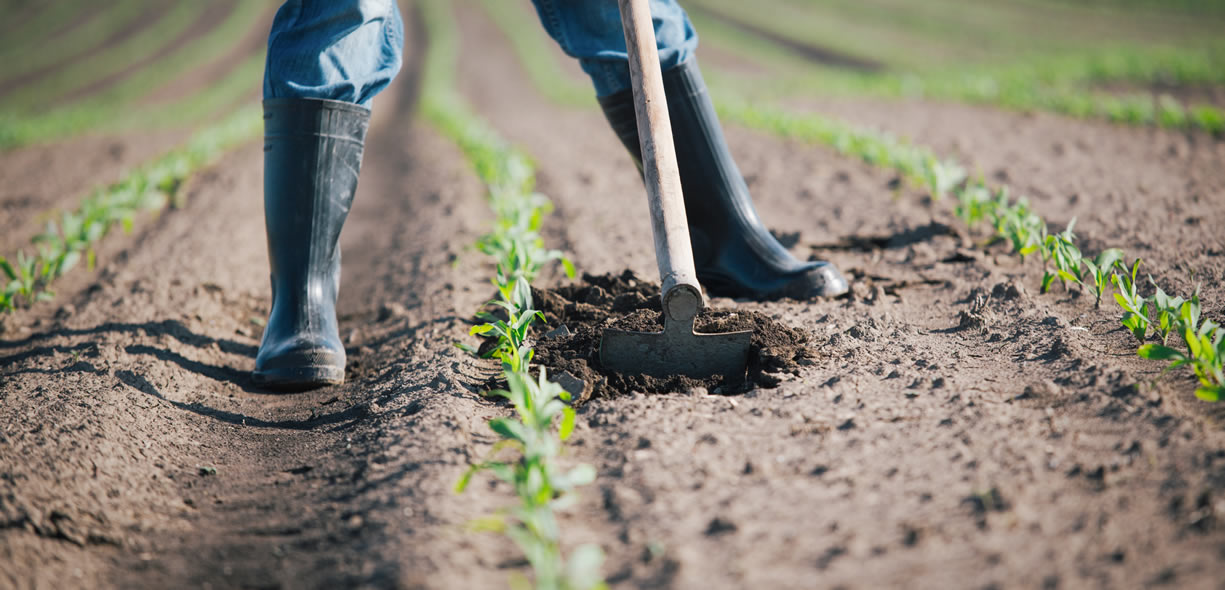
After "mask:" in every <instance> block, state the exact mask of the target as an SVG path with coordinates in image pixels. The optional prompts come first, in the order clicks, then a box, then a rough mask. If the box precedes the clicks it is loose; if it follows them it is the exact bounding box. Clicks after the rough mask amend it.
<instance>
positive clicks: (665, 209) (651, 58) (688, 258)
mask: <svg viewBox="0 0 1225 590" xmlns="http://www.w3.org/2000/svg"><path fill="white" fill-rule="evenodd" d="M618 1H619V3H620V8H621V25H622V28H623V29H624V30H625V47H626V50H627V52H628V53H629V66H630V80H631V82H632V85H633V88H634V113H635V115H636V116H637V118H638V139H639V141H640V142H641V144H640V145H641V148H642V171H643V175H644V176H645V178H646V188H647V200H648V201H649V202H650V205H651V230H652V233H653V234H654V235H655V260H656V262H657V263H658V264H659V278H660V281H661V282H662V283H663V293H662V298H663V308H664V313H665V314H667V317H668V319H676V320H681V321H684V320H689V319H692V317H693V315H696V314H697V311H698V309H699V308H700V307H701V305H702V291H701V287H699V286H698V276H697V271H696V270H695V269H694V266H693V246H692V244H690V242H689V224H688V222H687V221H686V218H685V200H684V195H683V194H682V193H681V174H680V169H679V168H678V167H677V163H676V145H675V144H674V143H673V141H672V122H671V120H670V119H669V118H668V99H667V97H666V96H665V94H664V79H663V71H662V69H661V66H660V64H659V50H658V49H657V48H656V46H655V27H654V25H653V24H652V22H651V7H650V4H649V3H648V0H618ZM686 316H687V317H686Z"/></svg>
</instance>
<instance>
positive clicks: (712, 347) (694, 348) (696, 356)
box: [600, 320, 753, 379]
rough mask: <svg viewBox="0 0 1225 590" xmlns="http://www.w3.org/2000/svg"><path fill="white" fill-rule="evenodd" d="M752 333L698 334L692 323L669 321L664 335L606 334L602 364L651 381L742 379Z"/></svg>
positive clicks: (607, 331) (602, 345)
mask: <svg viewBox="0 0 1225 590" xmlns="http://www.w3.org/2000/svg"><path fill="white" fill-rule="evenodd" d="M752 337H753V332H752V331H743V332H727V333H723V334H698V333H697V332H694V330H693V324H692V322H688V323H687V322H679V321H672V320H666V321H665V322H664V331H663V332H630V331H626V330H612V329H609V330H604V335H603V336H602V337H601V338H600V363H601V364H602V365H604V367H606V368H609V369H612V370H613V371H616V372H618V373H630V374H635V373H637V374H643V375H650V376H652V377H670V376H672V375H685V376H686V377H693V378H696V379H702V378H706V377H713V376H715V375H723V376H726V377H729V378H734V379H743V378H744V372H745V369H746V365H747V364H748V358H749V341H750V340H751V339H752Z"/></svg>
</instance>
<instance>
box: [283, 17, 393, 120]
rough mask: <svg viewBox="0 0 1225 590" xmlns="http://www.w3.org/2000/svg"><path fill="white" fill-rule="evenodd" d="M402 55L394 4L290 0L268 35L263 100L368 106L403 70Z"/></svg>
mask: <svg viewBox="0 0 1225 590" xmlns="http://www.w3.org/2000/svg"><path fill="white" fill-rule="evenodd" d="M403 52H404V24H403V22H402V21H401V20H400V9H399V8H398V7H397V6H396V0H286V1H285V3H284V4H282V5H281V8H280V10H278V11H277V13H276V18H275V19H274V20H273V23H272V31H271V32H270V33H269V34H268V62H267V64H266V66H265V68H264V98H323V99H331V100H341V101H345V102H352V103H357V104H359V105H362V106H366V107H368V106H370V100H371V99H372V98H374V95H376V94H378V93H379V92H381V91H382V90H383V89H384V88H386V87H387V85H388V84H390V83H391V80H392V78H394V77H395V75H396V73H397V72H399V71H400V65H401V61H402V57H403Z"/></svg>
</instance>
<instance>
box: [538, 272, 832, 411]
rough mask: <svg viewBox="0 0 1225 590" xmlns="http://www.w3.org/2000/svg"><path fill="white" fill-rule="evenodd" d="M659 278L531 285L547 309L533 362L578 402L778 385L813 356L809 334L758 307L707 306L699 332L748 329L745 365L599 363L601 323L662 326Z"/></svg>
mask: <svg viewBox="0 0 1225 590" xmlns="http://www.w3.org/2000/svg"><path fill="white" fill-rule="evenodd" d="M659 293H660V286H659V283H657V282H652V281H644V280H642V279H641V278H639V277H638V276H636V275H635V274H634V273H633V272H632V271H628V270H627V271H625V272H623V273H621V274H620V275H601V276H593V275H585V276H584V277H583V281H582V283H579V284H576V285H568V286H562V287H558V288H556V289H547V290H535V291H533V294H532V297H533V302H534V304H535V306H536V307H538V308H539V309H540V311H542V312H543V313H544V315H545V318H546V323H545V324H544V327H543V328H541V330H542V334H543V336H542V337H541V338H539V339H538V340H537V341H536V343H535V348H536V362H537V363H539V364H541V365H544V366H545V367H548V368H549V370H550V372H551V374H552V375H553V376H554V377H555V378H557V379H558V380H559V382H562V383H563V384H564V385H568V386H569V388H568V391H570V392H571V393H572V394H575V396H576V401H577V403H578V404H579V405H581V404H582V403H585V402H586V401H587V400H588V399H590V398H591V397H593V396H596V397H616V396H619V395H624V394H628V393H636V392H637V393H672V392H690V393H698V394H703V393H715V394H735V393H744V392H745V391H748V390H750V389H753V388H755V387H777V386H778V385H779V383H780V382H781V381H782V378H783V375H785V374H789V373H793V372H796V371H797V367H798V366H799V363H808V364H811V363H812V362H813V361H812V359H811V354H810V351H809V349H808V347H807V344H808V340H809V337H808V334H806V333H804V332H803V331H800V330H796V329H792V328H789V327H787V326H786V325H784V324H783V323H781V322H779V321H777V320H774V319H772V318H770V317H768V316H766V315H764V314H762V313H760V312H756V311H732V310H728V309H719V308H713V307H709V306H708V307H707V308H706V309H703V310H702V311H701V312H700V313H699V314H698V317H697V319H696V320H695V321H694V328H695V330H696V331H697V332H699V333H703V334H721V333H727V332H738V331H752V332H753V336H752V339H751V341H750V344H749V353H748V366H747V367H746V368H745V371H744V373H743V374H739V373H738V374H736V375H734V376H728V375H720V376H715V377H708V378H702V379H699V378H691V377H685V376H679V375H677V376H671V377H667V378H660V377H651V376H648V375H635V374H627V373H618V372H615V371H612V370H610V369H608V368H606V367H604V366H603V365H601V363H600V355H599V348H600V340H601V337H602V336H603V333H604V330H605V329H614V330H626V331H632V332H662V331H663V327H664V315H663V311H662V307H661V304H660V300H659Z"/></svg>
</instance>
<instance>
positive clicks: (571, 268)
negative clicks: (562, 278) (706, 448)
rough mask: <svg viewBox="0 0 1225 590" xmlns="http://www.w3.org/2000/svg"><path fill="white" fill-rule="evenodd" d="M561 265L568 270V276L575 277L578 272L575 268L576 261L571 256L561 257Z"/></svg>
mask: <svg viewBox="0 0 1225 590" xmlns="http://www.w3.org/2000/svg"><path fill="white" fill-rule="evenodd" d="M561 267H562V268H563V269H565V271H566V277H568V278H571V279H573V278H574V276H575V275H576V274H578V273H577V272H576V271H575V269H574V263H573V262H571V261H570V259H569V258H562V259H561Z"/></svg>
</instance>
